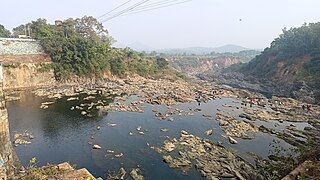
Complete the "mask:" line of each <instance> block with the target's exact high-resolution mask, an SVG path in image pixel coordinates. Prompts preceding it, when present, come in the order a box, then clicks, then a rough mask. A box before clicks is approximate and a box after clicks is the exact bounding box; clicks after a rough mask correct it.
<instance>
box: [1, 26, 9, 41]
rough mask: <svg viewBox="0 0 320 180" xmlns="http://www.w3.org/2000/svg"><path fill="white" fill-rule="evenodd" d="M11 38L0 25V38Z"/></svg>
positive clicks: (7, 31)
mask: <svg viewBox="0 0 320 180" xmlns="http://www.w3.org/2000/svg"><path fill="white" fill-rule="evenodd" d="M10 36H11V32H10V31H9V30H7V29H6V28H5V27H4V26H3V25H1V24H0V37H4V38H8V37H10Z"/></svg>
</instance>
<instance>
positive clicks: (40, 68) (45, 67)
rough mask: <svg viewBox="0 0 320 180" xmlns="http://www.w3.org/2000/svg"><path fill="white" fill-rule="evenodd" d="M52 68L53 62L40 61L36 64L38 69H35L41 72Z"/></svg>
mask: <svg viewBox="0 0 320 180" xmlns="http://www.w3.org/2000/svg"><path fill="white" fill-rule="evenodd" d="M52 69H54V64H51V63H50V64H48V63H40V64H39V65H38V69H37V71H38V72H40V73H43V72H49V71H51V70H52Z"/></svg>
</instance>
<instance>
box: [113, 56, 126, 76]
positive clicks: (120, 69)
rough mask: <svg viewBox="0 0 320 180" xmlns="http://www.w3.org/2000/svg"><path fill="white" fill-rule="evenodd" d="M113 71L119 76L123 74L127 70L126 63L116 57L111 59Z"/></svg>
mask: <svg viewBox="0 0 320 180" xmlns="http://www.w3.org/2000/svg"><path fill="white" fill-rule="evenodd" d="M110 67H111V73H112V74H115V75H117V76H123V75H124V74H125V72H126V65H125V64H124V61H122V60H121V59H114V60H111V61H110Z"/></svg>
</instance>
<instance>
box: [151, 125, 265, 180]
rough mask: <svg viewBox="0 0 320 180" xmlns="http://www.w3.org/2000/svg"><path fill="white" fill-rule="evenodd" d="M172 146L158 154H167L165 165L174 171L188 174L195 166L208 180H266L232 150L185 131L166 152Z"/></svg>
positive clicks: (163, 148) (164, 158) (164, 147)
mask: <svg viewBox="0 0 320 180" xmlns="http://www.w3.org/2000/svg"><path fill="white" fill-rule="evenodd" d="M168 144H169V143H168V142H165V144H164V146H163V147H162V148H160V149H162V150H160V151H159V150H158V151H157V152H159V153H162V154H163V160H164V162H165V163H167V164H168V166H169V167H171V168H176V169H180V170H183V171H185V172H187V171H188V170H189V169H190V168H191V167H192V165H193V164H194V165H195V167H196V169H197V170H198V171H199V172H200V173H201V175H202V176H203V177H205V178H206V179H217V178H237V179H262V178H261V177H260V176H259V174H258V173H257V172H256V171H255V169H254V168H253V167H252V166H250V165H249V164H248V163H246V162H244V161H243V160H241V159H240V158H238V157H237V156H235V155H234V154H233V153H232V152H230V151H229V150H227V149H225V148H224V147H222V146H219V145H217V144H214V143H212V142H211V141H209V140H202V139H200V138H199V137H197V136H194V135H192V134H189V133H188V132H186V131H182V132H181V136H180V138H179V139H178V140H171V143H170V144H173V145H174V148H173V149H170V150H172V151H166V149H167V147H166V146H167V145H168ZM172 147H173V146H172ZM177 153H178V155H177ZM193 162H195V163H193Z"/></svg>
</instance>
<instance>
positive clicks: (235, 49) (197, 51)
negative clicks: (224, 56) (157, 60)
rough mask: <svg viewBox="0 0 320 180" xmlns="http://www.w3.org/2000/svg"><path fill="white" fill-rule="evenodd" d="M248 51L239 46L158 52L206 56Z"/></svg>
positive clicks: (160, 51)
mask: <svg viewBox="0 0 320 180" xmlns="http://www.w3.org/2000/svg"><path fill="white" fill-rule="evenodd" d="M244 50H248V48H245V47H242V46H238V45H231V44H229V45H224V46H220V47H189V48H171V49H162V50H157V52H158V53H164V54H171V55H183V54H185V55H205V54H210V53H212V52H215V53H238V52H240V51H244Z"/></svg>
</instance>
